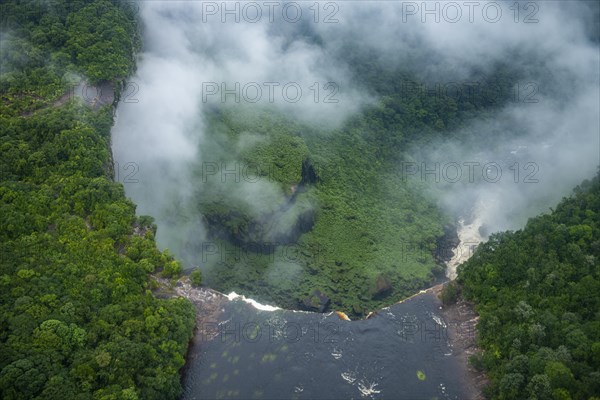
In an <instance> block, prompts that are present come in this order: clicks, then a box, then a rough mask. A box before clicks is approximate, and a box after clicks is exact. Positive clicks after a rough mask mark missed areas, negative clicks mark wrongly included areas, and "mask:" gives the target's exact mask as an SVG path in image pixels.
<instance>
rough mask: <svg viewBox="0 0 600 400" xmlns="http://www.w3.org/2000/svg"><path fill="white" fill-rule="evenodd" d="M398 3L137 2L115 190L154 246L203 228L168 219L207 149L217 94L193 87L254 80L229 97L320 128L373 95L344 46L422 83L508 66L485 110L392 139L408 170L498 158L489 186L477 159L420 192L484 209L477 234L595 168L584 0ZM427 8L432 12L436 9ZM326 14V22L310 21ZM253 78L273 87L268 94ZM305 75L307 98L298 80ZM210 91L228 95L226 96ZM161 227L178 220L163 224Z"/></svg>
mask: <svg viewBox="0 0 600 400" xmlns="http://www.w3.org/2000/svg"><path fill="white" fill-rule="evenodd" d="M409 3H410V2H404V3H403V2H369V3H368V4H365V3H359V2H335V3H331V4H334V6H332V7H333V8H325V6H326V4H325V3H319V4H320V7H321V8H320V9H319V11H320V13H319V15H318V18H317V19H318V22H315V21H314V19H315V18H316V16H315V14H314V10H313V9H309V7H310V4H309V3H297V4H300V5H301V8H302V10H303V16H302V18H301V19H300V20H299V21H298V22H295V23H291V22H289V20H286V18H282V17H281V14H280V13H277V11H275V14H274V18H273V19H274V21H272V22H271V21H270V20H269V18H268V16H267V14H266V8H264V7H263V8H262V11H263V15H262V18H260V19H259V20H258V21H256V22H254V23H250V22H248V21H246V20H244V18H243V17H242V18H241V20H240V22H235V19H234V18H233V17H232V16H229V17H227V22H225V23H223V22H222V20H221V19H222V17H223V15H222V13H221V10H219V11H217V12H216V13H215V14H212V12H214V9H212V8H210V9H207V6H206V2H205V3H202V2H195V1H194V2H167V1H157V2H141V3H140V12H141V17H142V21H143V23H144V52H143V54H141V56H140V60H139V62H138V70H137V73H136V75H135V76H134V77H133V78H132V79H131V80H132V82H134V83H135V84H136V85H137V87H138V88H139V91H138V92H137V94H135V96H134V97H135V100H138V101H137V102H127V101H122V102H121V103H120V105H119V109H118V119H117V122H116V125H115V127H114V129H113V152H114V155H115V159H116V161H118V162H119V164H120V165H125V164H126V163H128V162H134V163H136V165H137V166H138V167H139V168H138V171H137V174H136V176H135V179H136V180H137V182H130V183H128V182H125V185H126V189H127V193H128V195H129V196H131V197H132V198H133V200H134V201H135V202H136V203H137V204H138V213H141V214H149V215H153V216H154V217H155V218H156V219H157V222H158V223H159V226H161V228H160V229H159V232H158V239H159V243H160V244H161V246H164V247H171V245H172V244H173V243H176V242H177V241H178V240H180V239H181V237H182V236H185V235H194V236H197V237H201V236H202V235H204V234H205V232H204V229H203V228H202V224H201V220H200V217H199V216H198V215H194V214H193V213H192V214H190V215H180V214H181V213H185V212H186V211H185V210H188V209H189V205H190V202H193V201H194V194H195V190H196V188H195V187H194V181H195V180H196V179H197V177H195V176H194V175H193V172H192V171H193V170H194V166H198V165H200V164H201V163H202V162H203V160H202V159H201V156H200V151H199V149H200V148H202V147H203V146H209V147H210V146H215V148H218V146H216V145H215V143H214V139H213V136H211V133H210V132H207V123H206V120H205V118H206V113H207V112H209V110H210V109H211V107H213V106H215V105H219V104H220V103H221V96H220V95H221V93H217V94H214V95H212V94H211V95H210V96H208V95H207V92H206V90H207V88H209V86H207V85H211V86H210V89H214V88H215V86H213V85H212V84H213V83H216V84H217V86H216V87H218V88H219V89H221V84H223V83H224V84H225V85H226V88H229V89H231V88H234V87H235V84H236V82H237V83H240V87H244V85H245V84H248V83H252V82H253V83H257V84H258V85H259V86H261V87H262V88H263V89H264V90H263V95H262V97H261V99H260V100H258V101H257V102H256V103H252V102H248V101H246V99H245V98H242V99H241V103H243V105H244V106H249V107H250V106H255V107H267V108H268V107H273V108H275V109H276V110H278V111H280V112H283V113H286V114H287V115H291V116H293V117H294V118H297V119H298V120H299V121H300V122H302V123H305V124H309V125H311V124H312V125H314V126H318V127H321V128H324V130H328V131H331V132H332V133H331V134H335V130H336V129H337V128H339V127H340V126H342V125H343V124H344V122H345V121H347V120H348V118H349V117H351V116H352V115H353V114H356V113H360V112H361V110H364V109H365V108H366V107H368V106H369V105H370V104H374V103H376V102H377V100H378V99H377V95H376V94H374V93H373V91H372V90H370V88H368V87H365V86H364V85H362V84H360V83H359V82H357V79H356V77H355V76H353V70H352V65H349V64H348V61H347V60H345V59H344V57H343V56H344V54H343V52H344V49H347V48H348V47H351V48H355V49H359V50H360V51H364V52H368V53H369V54H371V55H372V56H373V62H374V63H378V64H380V65H383V66H385V67H386V68H389V69H399V68H400V69H404V70H406V71H408V72H410V73H412V74H413V75H414V76H415V77H417V78H418V79H420V80H421V81H422V82H425V83H426V84H427V85H429V87H430V88H431V87H435V85H442V86H444V85H446V86H448V85H449V84H458V85H459V86H460V85H462V84H464V83H467V82H470V83H473V81H480V80H481V77H485V76H487V75H489V74H492V73H494V71H495V68H497V66H498V65H499V64H501V63H508V64H510V65H511V66H512V67H514V69H516V70H520V71H521V72H522V76H521V77H520V78H519V79H520V80H519V81H518V82H514V90H515V93H516V94H518V95H519V97H518V99H516V100H514V101H509V102H507V103H506V104H504V105H502V107H501V108H500V109H499V110H498V111H497V112H495V113H494V115H493V116H490V115H489V114H486V115H485V117H483V118H480V119H475V120H472V121H471V122H470V123H469V124H468V126H467V127H465V128H464V129H462V130H461V131H458V132H447V133H445V134H444V135H443V138H441V139H439V140H434V141H432V142H429V143H421V144H420V145H419V146H415V148H413V149H407V153H408V154H410V155H411V157H412V158H411V160H412V161H411V162H413V163H414V165H416V166H418V167H419V168H420V167H421V166H422V165H425V166H426V167H428V168H435V166H436V165H437V164H439V165H440V168H443V166H444V165H447V164H448V163H457V164H458V165H464V163H465V162H467V163H468V162H478V163H480V164H481V165H482V166H483V165H484V164H486V163H490V162H494V163H497V164H498V165H500V166H501V168H502V173H503V175H502V178H501V179H500V180H498V181H497V182H488V181H486V180H485V179H482V175H481V174H482V170H481V168H479V169H477V168H476V169H475V171H476V174H478V175H477V176H476V178H477V179H475V182H469V181H468V180H467V179H466V175H465V174H466V173H467V171H468V170H467V167H463V170H462V174H463V179H461V180H459V181H458V182H456V183H451V182H448V180H445V179H443V177H442V179H440V182H439V183H436V182H433V181H434V180H433V179H429V180H427V182H429V183H430V184H426V185H425V186H426V187H428V189H429V190H430V191H431V193H432V194H433V195H434V196H436V199H437V200H438V202H439V204H440V205H441V206H442V207H444V208H445V209H446V210H448V211H449V212H450V213H453V214H461V213H465V212H467V211H469V210H468V208H469V205H470V206H475V205H476V204H483V207H481V208H479V210H482V211H480V212H482V213H484V214H485V216H484V217H482V220H483V221H484V222H485V223H486V225H487V226H488V228H489V230H490V231H495V230H503V229H518V228H519V227H520V226H522V224H523V223H524V221H525V218H526V217H530V216H533V215H534V214H535V213H537V212H539V211H544V210H547V209H548V207H550V206H552V205H553V204H555V203H556V201H557V200H559V199H560V198H561V197H562V196H565V195H567V194H568V193H569V192H570V190H571V188H572V187H573V186H575V185H576V184H577V183H579V182H580V181H581V180H583V179H585V178H589V177H591V176H592V175H593V173H594V172H595V170H596V168H597V166H598V164H599V162H600V160H599V149H600V142H599V136H598V132H599V131H600V121H599V117H598V112H597V111H598V109H599V107H600V99H599V92H600V91H599V89H600V81H599V75H598V71H599V69H600V58H599V52H598V41H597V39H598V38H597V37H591V36H590V32H594V29H595V28H594V25H593V24H594V22H593V19H591V18H590V17H589V16H590V15H593V13H594V12H596V13H597V10H596V9H593V10H592V11H590V7H591V6H592V3H591V2H578V3H575V2H569V3H568V4H567V3H566V2H543V3H537V5H538V6H539V9H536V10H534V9H527V8H526V7H525V5H526V3H525V2H524V3H522V5H523V7H522V8H521V11H520V14H519V15H518V17H517V16H516V15H515V14H514V10H512V9H511V8H510V7H511V5H513V4H514V2H513V1H511V2H496V3H495V4H496V5H497V6H498V7H499V9H500V10H501V12H502V15H501V17H500V18H499V19H498V20H497V21H494V22H490V21H491V19H490V18H489V15H494V12H493V10H491V11H489V13H490V14H489V15H488V16H485V17H484V15H483V14H482V11H481V9H483V8H484V5H485V4H486V3H483V2H482V3H481V7H479V8H476V9H475V10H474V11H473V18H472V22H471V21H469V15H468V9H467V8H466V7H464V6H461V11H462V13H463V14H462V17H461V18H460V20H459V21H457V22H456V23H452V22H448V18H447V15H446V16H444V15H440V21H439V23H436V22H435V15H423V13H422V11H423V10H420V9H419V7H420V6H421V4H423V3H420V2H419V3H410V4H409ZM214 4H216V5H217V6H218V7H220V4H222V3H214ZM258 4H262V3H260V2H259V3H258ZM282 4H283V3H282ZM327 4H330V3H327ZM435 4H438V6H440V12H441V9H442V6H441V5H443V3H435ZM457 4H459V5H462V4H463V3H461V2H458V3H457ZM407 5H411V6H412V8H410V7H409V8H407ZM415 5H416V7H417V9H415V8H414V6H415ZM232 7H234V6H233V5H232ZM431 7H432V9H433V7H435V5H434V3H431ZM282 8H283V6H282ZM207 10H210V13H209V14H207ZM409 11H410V13H408V12H409ZM447 11H448V12H450V11H451V10H447ZM534 11H535V12H534ZM451 15H452V16H453V15H454V14H451ZM328 16H329V17H331V18H332V19H333V20H337V21H338V22H331V23H325V22H324V20H325V18H326V17H328ZM423 17H425V18H427V20H426V22H425V23H423V22H422V18H423ZM526 17H528V18H529V19H530V21H529V22H530V23H525V19H526ZM534 20H537V22H533V21H534ZM266 82H271V83H272V82H275V83H278V84H279V86H278V87H276V89H275V92H274V93H275V95H274V101H272V102H271V101H270V100H269V97H268V90H267V88H268V85H267V86H265V85H264V83H266ZM290 82H293V83H295V84H297V85H298V86H299V87H301V88H302V90H303V95H302V96H301V98H300V99H299V100H298V101H297V102H291V101H289V99H288V101H286V98H285V96H284V95H282V93H281V90H280V88H281V87H283V86H284V85H286V84H287V83H290ZM315 82H317V83H318V85H319V87H320V90H321V91H320V93H319V97H318V100H319V101H315V97H314V91H311V89H310V87H311V85H313V84H314V83H315ZM328 82H334V83H335V84H336V85H337V87H338V88H339V92H337V93H336V94H335V99H337V100H338V101H337V102H332V103H327V102H324V101H323V96H325V95H326V94H327V93H328V92H327V90H326V89H325V88H324V85H326V84H327V83H328ZM528 85H529V86H528ZM248 88H249V90H250V89H252V87H248ZM203 94H204V96H203ZM524 98H526V99H529V100H535V102H525V101H523V100H524ZM225 100H226V103H228V104H229V103H234V102H235V100H234V95H229V96H227V97H226V99H225ZM244 103H245V104H244ZM514 133H519V135H514ZM248 135H249V136H247V137H251V133H248ZM482 138H485V140H484V139H482ZM221 151H226V149H221ZM399 158H400V155H399ZM399 161H400V160H399ZM517 162H518V163H519V164H518V165H519V167H518V169H519V170H520V175H519V177H518V179H515V175H514V170H511V169H509V167H511V166H513V165H514V163H517ZM528 163H533V164H535V167H531V168H534V169H536V172H535V176H534V178H535V179H536V180H537V182H524V179H523V178H524V177H525V176H527V174H528V173H529V172H531V171H532V169H529V170H526V169H525V167H526V165H528ZM440 174H441V170H440ZM415 177H416V178H417V179H419V177H420V175H419V174H415V175H414V176H413V177H412V178H415ZM515 180H517V182H515ZM427 182H425V183H427ZM252 185H253V186H252ZM242 186H243V184H242ZM242 186H241V188H240V189H239V190H240V191H243V193H245V194H246V195H245V199H246V201H247V202H248V203H256V202H260V201H259V199H260V196H265V195H268V196H271V197H275V198H276V197H282V196H283V194H282V193H281V191H280V189H278V188H274V187H273V185H272V184H271V183H269V182H266V181H265V182H260V183H257V184H250V183H247V184H246V185H245V187H242ZM265 193H266V194H265ZM169 221H171V222H172V221H177V224H171V228H165V227H166V226H169ZM182 221H185V224H182Z"/></svg>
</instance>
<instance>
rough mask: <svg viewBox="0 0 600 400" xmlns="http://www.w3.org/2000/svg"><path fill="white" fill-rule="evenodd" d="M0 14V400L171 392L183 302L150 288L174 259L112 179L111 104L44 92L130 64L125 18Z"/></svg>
mask: <svg viewBox="0 0 600 400" xmlns="http://www.w3.org/2000/svg"><path fill="white" fill-rule="evenodd" d="M88 3H89V4H88ZM1 17H2V25H1V29H2V32H3V36H2V59H1V63H2V75H1V77H0V96H1V99H2V101H1V104H0V125H1V126H2V133H1V134H0V153H1V157H0V170H1V171H2V176H1V184H0V221H1V222H0V224H1V229H0V242H1V244H0V254H1V255H2V257H1V259H0V286H1V289H0V343H1V345H0V397H1V398H3V399H33V398H36V399H42V398H43V399H61V400H62V399H71V398H73V399H74V398H77V399H137V398H140V399H169V398H170V399H174V398H176V397H177V396H178V395H179V393H180V391H181V388H180V383H179V374H178V371H179V369H180V368H181V367H182V366H183V364H184V358H183V357H184V355H185V352H186V349H187V343H188V341H189V340H190V338H191V335H192V329H193V326H194V321H195V310H194V308H193V306H192V305H191V304H190V303H189V302H188V301H185V300H183V299H173V300H159V299H156V298H155V297H153V296H152V294H151V292H150V288H151V284H150V280H149V274H150V273H152V272H154V271H157V270H163V273H164V274H165V275H172V274H176V273H178V271H180V270H181V266H180V264H179V263H178V262H176V261H174V260H173V259H172V257H170V256H169V255H168V254H167V253H161V252H159V251H158V250H157V248H156V245H155V243H154V233H155V229H156V227H155V226H153V225H152V221H151V219H150V218H148V217H140V218H136V216H135V206H134V205H133V204H132V203H131V202H130V201H129V200H127V199H126V198H125V195H124V191H123V187H122V185H121V184H120V183H116V182H114V181H113V170H112V158H111V154H110V148H109V143H110V127H111V125H112V122H113V118H112V112H113V110H112V107H111V106H106V107H104V108H101V109H99V110H98V111H92V110H91V109H89V108H87V107H86V106H85V105H83V104H81V102H80V101H77V99H73V98H66V99H65V100H64V101H61V102H58V103H57V102H56V101H57V99H59V98H61V97H64V94H65V93H67V94H68V93H69V90H70V88H69V85H70V84H71V82H69V81H68V79H66V77H68V76H69V74H70V73H73V72H75V73H82V74H85V75H87V77H88V78H89V80H90V81H91V82H99V81H102V80H106V81H109V82H112V83H113V84H114V85H118V84H119V82H118V80H119V79H122V78H124V77H125V76H126V75H127V74H128V73H129V72H130V71H132V70H133V67H134V64H133V56H134V53H133V51H134V49H135V48H136V46H137V44H136V43H137V42H136V40H137V39H136V38H137V34H136V32H137V28H136V23H135V19H134V15H133V14H132V13H131V10H130V9H129V7H128V6H127V5H126V4H125V3H123V4H120V3H117V2H112V3H111V2H108V1H94V2H82V1H74V2H67V1H65V2H61V1H52V2H38V1H34V2H23V3H14V4H3V5H2V16H1ZM5 49H6V51H5ZM67 97H68V96H67Z"/></svg>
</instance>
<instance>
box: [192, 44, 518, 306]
mask: <svg viewBox="0 0 600 400" xmlns="http://www.w3.org/2000/svg"><path fill="white" fill-rule="evenodd" d="M350 53H351V51H350ZM344 57H346V58H348V59H349V60H351V61H352V63H351V65H352V67H353V68H355V70H356V71H355V73H356V78H357V82H358V84H361V85H364V86H366V87H369V89H370V90H372V91H374V93H373V95H374V96H373V97H376V98H378V99H379V100H378V102H377V103H375V104H372V105H370V106H368V107H366V108H365V109H364V110H363V111H362V112H361V113H358V114H357V115H354V116H353V117H351V118H350V119H349V120H348V121H346V123H344V125H343V126H341V127H340V128H339V129H336V130H324V129H323V128H320V127H316V126H314V125H310V124H303V123H301V122H300V121H298V120H297V119H294V118H292V117H287V116H284V115H281V114H280V113H278V112H276V111H274V110H272V109H266V108H260V107H258V106H249V105H246V106H239V105H220V106H218V107H217V106H215V107H214V108H211V110H210V111H209V112H208V113H207V115H206V118H207V120H208V121H209V124H208V129H207V130H208V132H209V138H207V139H206V140H205V141H204V142H203V145H202V147H201V149H200V152H201V157H200V158H201V159H202V161H203V162H208V163H212V164H213V165H217V166H221V168H223V167H222V165H226V168H227V169H229V170H234V171H235V170H236V168H237V171H238V174H237V176H238V178H239V181H235V180H234V178H233V177H232V176H224V175H221V174H215V175H203V173H206V171H198V174H197V175H198V178H197V181H196V182H195V183H194V186H195V187H197V188H198V202H197V203H198V210H194V211H193V212H200V213H201V214H202V215H203V216H204V217H205V219H206V221H207V222H208V225H209V228H210V233H211V236H210V237H209V240H211V241H214V242H215V244H216V248H218V250H216V251H215V252H214V253H215V254H212V255H213V257H208V258H209V259H208V260H207V262H206V264H207V265H206V269H205V270H204V272H205V274H204V280H205V283H206V284H208V285H209V286H211V287H214V288H216V289H218V290H221V291H225V292H227V291H230V290H235V291H238V292H241V293H245V294H246V295H251V296H252V297H254V298H257V299H260V300H262V301H267V302H272V303H275V304H278V305H280V306H282V307H288V308H298V307H300V308H306V304H307V303H308V304H314V301H312V299H311V296H312V294H313V293H314V292H315V290H319V291H320V292H321V293H323V294H324V295H326V296H327V297H328V298H329V299H330V300H331V303H330V308H331V309H339V310H343V311H344V312H346V313H348V314H352V315H354V316H360V315H365V314H366V313H368V312H369V311H372V310H374V309H377V308H379V307H382V306H385V305H389V304H390V303H393V302H395V301H399V300H401V299H403V298H406V297H408V296H410V295H412V294H414V293H415V292H417V291H418V290H419V289H422V288H423V287H426V286H429V285H430V284H431V283H432V282H433V281H434V279H435V276H436V275H438V276H439V275H441V274H442V273H443V268H442V267H441V266H439V265H438V264H437V261H436V260H435V257H434V254H433V253H434V252H435V250H436V246H437V241H438V239H439V238H440V237H441V236H442V235H443V227H444V225H446V224H448V223H450V222H451V221H450V220H449V218H448V217H447V216H445V215H443V214H442V212H441V211H440V210H439V209H438V208H437V206H436V204H435V202H434V199H431V198H428V197H427V196H426V195H425V194H424V191H422V190H420V188H419V187H418V184H415V183H414V182H407V181H406V180H405V179H403V176H402V170H401V162H402V161H408V160H411V159H410V158H409V157H410V156H409V155H408V154H407V151H408V149H409V148H410V147H411V146H413V145H415V144H416V143H419V142H423V143H426V142H427V141H431V140H433V139H435V138H439V137H440V136H442V135H444V134H445V132H447V131H448V130H457V129H458V128H459V127H460V126H462V124H464V123H466V122H468V121H469V120H470V119H471V118H472V117H473V116H475V115H477V117H479V118H482V117H484V116H485V115H487V114H489V113H491V112H493V108H494V107H497V106H500V105H501V103H502V101H504V100H505V98H504V97H503V96H501V95H496V96H495V99H497V100H496V101H495V102H491V103H490V102H489V101H488V100H489V98H488V97H486V96H485V95H480V96H475V97H469V96H464V97H463V98H452V97H450V96H444V95H442V94H439V93H434V94H431V93H428V92H426V91H423V90H416V91H412V92H408V91H407V90H406V89H403V88H401V87H399V85H400V84H404V85H408V84H412V85H417V84H418V83H417V82H415V81H411V80H409V78H407V74H406V73H404V72H402V71H396V70H386V69H383V68H382V67H381V66H377V65H371V64H370V61H369V56H368V55H364V54H345V55H344ZM497 69H498V72H497V73H496V74H494V78H490V81H489V82H488V83H489V86H494V87H502V88H508V87H510V79H509V77H510V76H515V74H512V75H511V74H509V73H508V72H506V71H507V68H505V67H501V66H498V68H497ZM506 92H507V93H509V91H508V90H506ZM488 103H490V104H488ZM465 140H466V141H467V140H468V139H465ZM222 163H225V164H222ZM307 165H310V167H311V168H312V169H313V170H314V174H315V178H314V179H313V180H312V182H305V180H306V179H305V177H303V169H306V166H307ZM244 171H247V172H246V173H244ZM305 172H306V171H305ZM233 176H235V173H234V174H233ZM301 187H302V189H303V190H302V191H299V192H298V193H296V194H295V196H292V193H294V190H296V189H298V188H301ZM290 197H293V200H292V199H290ZM282 210H284V211H282ZM193 212H192V213H193ZM197 246H198V248H197V249H196V251H197V253H196V254H198V253H200V252H201V251H203V250H206V249H200V247H199V246H200V244H197ZM199 257H200V256H198V257H197V258H199ZM202 258H203V261H204V260H205V259H206V252H203V254H202ZM190 261H191V263H193V260H190ZM308 308H312V307H308Z"/></svg>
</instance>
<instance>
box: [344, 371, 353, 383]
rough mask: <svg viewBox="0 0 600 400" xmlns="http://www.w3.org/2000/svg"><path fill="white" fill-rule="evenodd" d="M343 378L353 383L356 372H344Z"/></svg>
mask: <svg viewBox="0 0 600 400" xmlns="http://www.w3.org/2000/svg"><path fill="white" fill-rule="evenodd" d="M342 378H343V379H344V380H345V381H346V382H348V383H349V384H351V385H352V384H353V383H354V382H355V381H356V374H355V373H353V372H342Z"/></svg>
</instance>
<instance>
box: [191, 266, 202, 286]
mask: <svg viewBox="0 0 600 400" xmlns="http://www.w3.org/2000/svg"><path fill="white" fill-rule="evenodd" d="M190 281H191V282H192V285H194V286H200V285H202V271H200V268H195V269H194V270H193V271H192V273H191V274H190Z"/></svg>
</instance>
